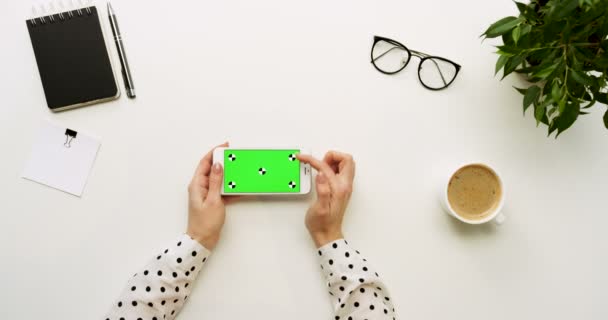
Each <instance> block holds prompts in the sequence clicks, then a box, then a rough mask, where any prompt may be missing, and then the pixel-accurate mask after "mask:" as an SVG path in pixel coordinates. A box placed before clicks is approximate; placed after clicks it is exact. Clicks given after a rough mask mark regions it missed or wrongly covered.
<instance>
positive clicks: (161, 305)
mask: <svg viewBox="0 0 608 320" xmlns="http://www.w3.org/2000/svg"><path fill="white" fill-rule="evenodd" d="M210 253H211V252H210V251H209V250H207V249H206V248H205V247H203V246H202V245H201V244H200V243H198V242H197V241H195V240H193V239H192V238H190V237H189V236H188V235H183V236H181V237H180V238H179V239H177V240H175V241H174V242H172V243H171V244H170V245H169V246H167V248H166V249H165V250H164V251H163V252H162V253H160V254H159V255H158V256H156V257H155V258H154V259H153V260H152V261H151V262H150V263H148V265H146V267H145V268H144V269H143V270H141V271H140V272H138V273H136V274H135V276H133V278H131V280H130V281H129V282H128V284H127V286H126V287H125V289H124V291H123V292H122V294H121V295H120V298H119V299H118V300H117V301H116V302H115V303H114V305H113V306H112V308H111V309H110V311H109V312H108V314H107V315H106V317H105V319H106V320H163V319H175V317H176V316H177V314H178V313H179V311H180V310H181V308H182V307H183V306H184V303H185V302H186V300H187V299H188V295H189V294H190V290H191V288H192V282H193V281H194V280H195V279H196V276H197V275H198V273H199V271H200V270H201V268H202V266H203V264H204V263H205V261H207V258H208V257H209V255H210ZM318 254H319V257H320V259H321V269H323V273H324V275H325V278H326V279H327V285H328V287H329V294H330V296H331V302H332V307H333V309H334V314H335V319H336V320H339V319H343V320H347V319H348V320H359V319H360V320H364V319H367V320H376V319H378V320H380V319H381V320H385V319H387V320H390V319H393V320H394V319H395V309H394V307H393V303H392V300H391V299H390V297H389V296H388V291H387V289H386V287H385V286H384V284H383V283H382V281H381V280H380V277H379V276H378V273H377V272H376V271H374V270H373V269H372V268H371V267H370V266H369V265H368V263H367V260H366V259H364V258H363V257H362V256H361V254H360V253H359V251H357V250H354V249H353V248H351V247H350V246H349V245H348V242H346V240H344V239H340V240H336V241H334V242H331V243H328V244H326V245H324V246H323V247H321V248H319V251H318Z"/></svg>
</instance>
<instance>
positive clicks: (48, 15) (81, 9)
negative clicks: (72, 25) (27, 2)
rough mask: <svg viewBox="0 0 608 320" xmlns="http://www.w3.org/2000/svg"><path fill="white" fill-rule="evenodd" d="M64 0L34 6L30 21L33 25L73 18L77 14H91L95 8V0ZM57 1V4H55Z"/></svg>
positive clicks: (80, 15)
mask: <svg viewBox="0 0 608 320" xmlns="http://www.w3.org/2000/svg"><path fill="white" fill-rule="evenodd" d="M66 2H67V4H66V5H64V0H58V1H52V2H50V3H48V4H47V5H44V4H40V5H39V6H38V8H37V7H36V6H32V16H31V18H30V19H28V21H29V22H30V24H31V26H32V27H36V26H38V25H44V24H47V23H55V22H57V21H65V20H70V19H73V18H74V17H76V16H79V17H82V16H83V15H85V14H86V15H91V14H93V11H92V10H91V9H92V8H94V5H93V4H92V2H93V0H77V1H74V0H69V1H67V0H66ZM55 3H56V4H57V5H55Z"/></svg>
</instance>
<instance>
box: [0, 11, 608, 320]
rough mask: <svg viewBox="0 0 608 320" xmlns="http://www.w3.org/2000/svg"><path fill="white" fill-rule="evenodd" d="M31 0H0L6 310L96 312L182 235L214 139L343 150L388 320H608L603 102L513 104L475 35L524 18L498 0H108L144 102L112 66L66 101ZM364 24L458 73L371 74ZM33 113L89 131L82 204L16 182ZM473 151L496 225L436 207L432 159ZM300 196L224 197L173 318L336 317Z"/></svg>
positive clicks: (41, 314) (355, 240)
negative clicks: (62, 105) (59, 104)
mask: <svg viewBox="0 0 608 320" xmlns="http://www.w3.org/2000/svg"><path fill="white" fill-rule="evenodd" d="M30 4H31V2H29V1H25V2H23V1H16V0H15V1H2V2H1V3H0V30H2V31H0V35H1V36H2V42H3V45H2V50H0V70H2V75H1V78H0V81H1V86H0V96H1V97H2V102H1V103H0V133H1V134H0V146H1V148H2V151H1V153H0V154H1V155H2V156H1V157H2V160H1V162H0V163H1V166H0V191H1V194H2V195H1V196H0V198H1V200H0V214H1V215H2V219H1V220H2V222H1V223H0V252H1V256H2V263H0V274H1V275H2V290H1V292H0V318H2V319H100V318H101V316H102V315H103V314H104V313H105V312H106V310H107V309H108V308H109V307H110V305H111V303H113V301H114V299H115V298H117V296H118V294H119V292H120V291H121V290H122V288H123V286H124V284H125V282H126V280H127V279H128V278H129V277H130V276H131V275H132V274H133V273H134V272H135V271H137V270H138V268H140V267H142V266H143V265H144V264H145V263H146V261H147V260H148V259H149V258H150V257H153V255H154V254H156V253H157V252H158V250H159V249H160V248H161V247H162V246H163V244H164V243H165V242H166V241H168V240H171V239H173V238H174V237H176V236H177V235H179V234H180V233H181V232H184V230H185V224H186V186H187V184H188V182H189V180H190V177H191V174H192V173H193V171H194V168H195V165H196V164H197V161H198V160H199V158H200V157H201V156H202V155H203V154H204V153H205V152H206V151H207V150H208V149H209V148H211V147H212V146H213V145H215V144H218V143H221V142H223V141H225V140H229V141H230V142H232V143H233V145H234V146H239V145H241V146H246V145H248V146H264V145H303V146H309V147H310V148H311V149H312V150H314V152H313V153H314V154H315V155H317V156H321V155H322V154H323V153H324V152H325V151H326V150H328V149H332V148H335V149H338V150H344V151H348V152H350V153H352V154H353V155H354V157H355V159H356V161H357V179H356V184H355V191H354V194H353V197H352V203H351V205H350V208H349V210H348V216H347V218H346V221H345V225H344V231H345V234H346V236H347V238H348V239H349V240H350V242H351V243H352V244H354V246H356V247H357V248H358V249H359V250H360V251H362V252H363V253H364V254H365V255H367V257H368V258H369V259H370V260H371V261H372V262H373V263H374V265H375V266H376V267H377V268H378V270H379V271H380V273H381V275H382V276H383V277H384V279H385V281H386V283H387V284H388V286H389V289H390V291H391V293H392V295H393V296H394V301H395V303H396V307H397V312H398V317H399V318H400V319H466V320H473V319H487V318H491V319H509V320H510V319H606V318H608V308H607V307H606V304H605V302H606V288H607V287H608V274H607V273H606V270H607V269H608V233H607V232H605V231H604V230H605V228H606V226H608V215H606V212H607V210H608V209H607V208H608V206H607V202H606V185H607V180H606V179H607V178H608V165H607V164H608V151H607V148H606V147H607V146H608V130H606V129H605V128H603V125H602V120H601V116H602V114H603V112H604V110H605V106H603V105H597V106H595V107H593V109H592V114H590V115H587V116H584V117H582V118H581V119H579V121H577V122H576V123H575V124H574V126H573V127H572V128H571V129H570V130H568V131H567V132H565V133H564V134H563V135H562V136H560V138H559V139H557V140H555V139H553V138H547V137H546V128H545V127H540V128H536V126H535V123H534V121H533V120H532V115H531V114H530V113H528V114H527V115H526V117H525V118H524V117H523V116H522V108H521V104H522V101H521V100H522V97H521V95H520V94H519V93H517V92H516V91H515V90H513V88H512V86H513V85H521V84H522V83H521V79H519V78H517V77H515V76H511V77H509V78H508V79H506V80H505V81H503V82H500V81H499V78H495V77H494V76H493V73H494V63H495V61H496V55H495V54H493V53H492V52H493V51H494V48H493V47H492V44H496V42H493V41H485V42H484V43H481V39H479V34H480V33H481V32H483V31H484V30H485V28H487V26H488V25H489V24H490V23H492V22H494V21H495V20H497V19H498V18H500V17H503V16H506V15H510V14H516V8H515V5H514V4H513V3H512V2H511V1H507V0H502V1H482V0H475V1H464V2H463V1H460V2H456V1H438V0H434V1H346V0H337V1H318V0H314V1H304V2H298V3H295V2H293V1H278V0H262V1H234V0H231V1H212V2H209V1H204V2H201V1H181V2H179V3H178V2H176V1H146V2H143V1H138V2H136V1H126V0H114V1H113V6H114V9H115V10H116V12H117V14H118V18H119V22H120V26H121V30H122V32H123V36H124V38H125V44H126V49H127V53H128V57H129V60H130V62H131V67H132V72H133V77H134V80H135V85H136V89H137V93H138V96H137V99H136V100H130V99H128V98H126V95H124V87H123V84H122V80H121V79H120V78H119V83H120V86H121V89H123V96H122V97H121V98H120V99H119V100H117V101H114V102H110V103H105V104H100V105H96V106H91V107H86V108H82V109H78V110H73V111H67V112H63V113H57V114H53V113H50V112H49V111H48V110H47V108H46V103H45V98H44V95H43V91H42V86H41V83H40V79H39V75H38V71H37V67H36V63H35V60H34V55H33V51H32V48H31V44H30V39H29V36H28V32H27V29H26V26H25V22H24V19H25V18H26V17H27V15H28V14H29V13H30V7H29V5H30ZM97 4H98V5H101V6H102V7H104V6H105V3H104V2H98V3H97ZM101 11H102V13H103V14H104V19H103V23H104V28H105V32H106V36H108V34H111V31H110V28H109V25H108V23H107V21H106V19H105V12H106V10H105V8H103V10H101ZM374 34H376V35H381V36H386V37H390V38H394V39H396V40H398V41H400V42H402V43H404V44H406V45H407V46H409V47H410V48H412V49H415V50H420V51H423V52H427V53H432V54H436V55H441V56H444V57H447V58H449V59H452V60H454V61H456V62H458V63H460V64H461V65H462V66H463V68H462V70H461V73H460V74H459V76H458V78H457V79H456V81H455V82H454V83H453V85H452V86H451V87H449V88H448V89H447V90H444V91H440V92H432V91H429V90H426V89H424V88H423V87H422V86H421V85H420V84H419V82H418V78H417V74H416V71H417V65H416V62H417V61H416V60H413V61H412V62H411V65H409V66H408V67H407V68H406V69H405V71H403V72H401V73H400V74H398V75H396V76H386V75H383V74H380V73H379V72H378V71H376V70H375V69H374V68H373V67H372V65H371V64H370V61H369V55H370V46H371V42H372V37H373V35H374ZM108 40H109V39H108ZM109 44H110V48H111V50H112V51H111V52H112V54H113V58H114V62H115V65H116V67H118V60H117V55H116V48H115V46H114V44H113V43H112V42H109ZM117 70H119V69H117ZM118 76H120V75H119V74H118ZM44 119H51V120H52V121H54V122H57V123H60V124H63V125H65V126H69V127H71V128H75V129H78V130H82V131H86V132H89V133H92V134H95V135H97V136H99V137H101V138H102V146H101V149H100V152H99V154H98V157H97V160H96V162H95V165H94V167H93V171H92V174H91V176H90V178H89V181H88V184H87V186H86V189H85V192H84V196H83V197H82V198H77V197H74V196H71V195H68V194H65V193H62V192H60V191H56V190H54V189H50V188H47V187H43V186H41V185H38V184H36V183H33V182H31V181H27V180H24V179H21V178H20V174H21V172H22V170H23V166H24V164H25V161H26V158H27V157H28V156H29V152H30V148H31V146H32V142H33V141H32V140H33V136H34V134H35V132H36V130H37V129H38V128H39V126H40V124H41V121H43V120H44ZM467 160H483V161H488V162H490V163H492V164H494V165H495V166H496V167H497V168H498V169H499V170H500V171H502V173H503V175H504V180H505V183H506V184H507V190H506V191H507V193H508V199H507V204H506V208H505V212H506V214H507V215H508V220H507V222H506V223H505V224H504V225H503V226H502V227H495V226H493V225H487V226H482V227H469V226H465V225H463V224H460V223H457V222H456V221H455V220H453V219H452V218H449V217H448V216H447V215H445V214H443V212H442V211H441V209H440V206H439V203H438V201H437V197H436V194H435V188H436V187H437V185H436V183H435V181H434V180H433V179H432V177H433V174H434V173H435V172H437V171H438V170H440V169H443V168H445V167H446V166H451V165H455V164H457V163H460V162H463V161H467ZM309 201H311V199H310V198H308V199H295V200H293V199H292V200H284V199H282V200H281V199H279V200H276V199H275V200H269V199H257V200H253V201H245V202H243V203H239V204H235V205H232V206H230V207H229V208H228V216H227V221H226V226H225V228H224V232H223V236H222V239H221V242H220V244H219V245H218V247H217V249H216V251H215V253H214V255H213V257H212V259H211V260H210V262H209V263H208V264H207V267H206V269H205V270H204V272H203V273H202V274H201V275H200V278H199V279H198V283H197V285H196V287H195V289H194V293H193V294H192V296H191V299H189V303H188V304H187V306H186V307H185V308H184V310H183V311H182V313H181V315H180V316H179V319H181V320H186V319H239V318H241V319H245V318H247V319H329V318H331V317H332V316H331V308H330V305H329V299H328V294H327V292H326V289H325V285H324V281H323V280H322V277H321V273H320V271H319V266H318V263H317V257H316V254H315V252H316V250H314V249H313V245H312V242H311V241H310V240H309V237H308V235H307V233H306V230H305V228H304V225H303V220H304V212H305V210H306V208H307V206H308V203H309ZM243 284H246V285H245V286H243Z"/></svg>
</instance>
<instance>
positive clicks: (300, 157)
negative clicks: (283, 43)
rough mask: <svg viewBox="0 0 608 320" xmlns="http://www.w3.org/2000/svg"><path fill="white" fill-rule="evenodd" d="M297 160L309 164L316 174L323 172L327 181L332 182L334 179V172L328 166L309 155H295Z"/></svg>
mask: <svg viewBox="0 0 608 320" xmlns="http://www.w3.org/2000/svg"><path fill="white" fill-rule="evenodd" d="M296 157H297V158H298V160H300V161H302V162H304V163H308V164H310V165H311V166H312V167H313V168H315V170H317V171H318V172H323V173H324V174H325V176H326V178H327V179H328V180H330V181H331V180H332V179H333V178H334V177H335V174H334V171H333V170H332V169H331V168H330V167H329V165H328V164H327V163H325V162H323V161H321V160H318V159H317V158H315V157H313V156H311V155H309V154H297V155H296Z"/></svg>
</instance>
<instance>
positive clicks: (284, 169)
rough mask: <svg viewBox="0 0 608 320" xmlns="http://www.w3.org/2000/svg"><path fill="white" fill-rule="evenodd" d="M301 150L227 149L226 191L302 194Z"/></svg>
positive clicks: (225, 155) (225, 151)
mask: <svg viewBox="0 0 608 320" xmlns="http://www.w3.org/2000/svg"><path fill="white" fill-rule="evenodd" d="M299 152H300V150H286V149H285V150H245V149H226V150H224V193H299V192H300V161H299V160H298V159H297V158H296V154H298V153H299Z"/></svg>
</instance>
